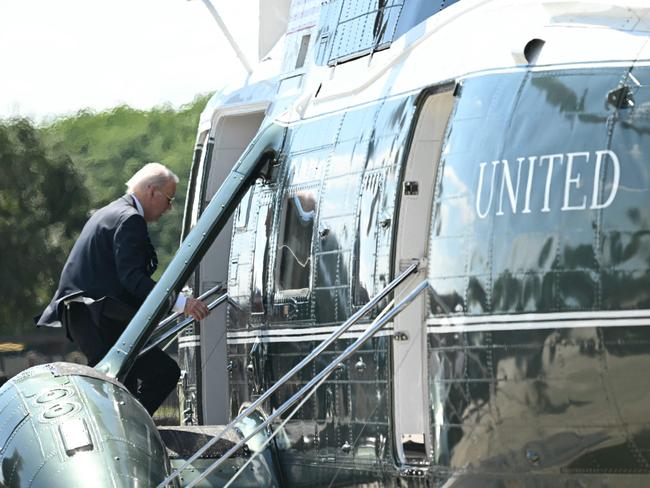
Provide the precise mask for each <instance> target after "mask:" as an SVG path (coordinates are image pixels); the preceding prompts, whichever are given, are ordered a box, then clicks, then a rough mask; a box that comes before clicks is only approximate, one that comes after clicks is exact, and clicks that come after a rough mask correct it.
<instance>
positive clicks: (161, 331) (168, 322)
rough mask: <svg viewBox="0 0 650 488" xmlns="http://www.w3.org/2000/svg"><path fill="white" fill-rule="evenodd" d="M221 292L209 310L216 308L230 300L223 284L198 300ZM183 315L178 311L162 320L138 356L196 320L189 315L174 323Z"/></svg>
mask: <svg viewBox="0 0 650 488" xmlns="http://www.w3.org/2000/svg"><path fill="white" fill-rule="evenodd" d="M219 292H221V293H222V294H221V296H219V298H217V299H216V300H214V301H212V302H210V303H209V304H208V310H210V311H212V310H214V309H215V308H217V307H218V306H219V305H221V304H222V303H224V302H225V301H227V300H228V295H227V294H226V293H225V292H226V288H225V287H224V286H223V285H217V286H215V287H214V288H211V289H209V290H208V291H206V292H205V293H203V294H202V295H201V296H199V297H198V300H205V299H206V298H208V297H209V296H211V295H214V294H215V293H219ZM181 315H182V312H176V313H174V314H172V315H170V316H169V317H167V318H166V319H164V320H162V321H161V322H160V324H158V327H157V328H156V330H154V331H153V333H152V334H151V337H150V338H149V341H147V344H146V345H145V346H144V347H143V348H142V350H141V351H140V352H139V353H138V357H140V356H142V355H143V354H145V353H147V352H148V351H150V350H151V349H153V348H154V347H156V346H158V345H159V344H161V343H163V342H165V341H166V340H168V339H170V338H172V337H173V336H174V335H177V334H180V333H181V332H182V331H183V330H184V329H185V328H186V327H187V326H189V325H191V324H193V323H194V321H195V319H194V317H187V318H186V319H184V320H182V321H180V322H178V323H174V320H176V319H178V317H180V316H181Z"/></svg>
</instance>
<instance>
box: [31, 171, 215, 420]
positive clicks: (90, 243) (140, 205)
mask: <svg viewBox="0 0 650 488" xmlns="http://www.w3.org/2000/svg"><path fill="white" fill-rule="evenodd" d="M177 183H178V177H177V176H176V175H175V174H174V173H172V172H171V171H170V170H169V169H167V168H166V167H165V166H163V165H162V164H159V163H149V164H147V165H145V166H144V167H143V168H142V169H141V170H140V171H138V172H137V173H136V174H135V175H133V177H132V178H131V179H130V180H129V181H128V182H127V187H128V192H127V194H126V195H124V196H122V197H120V198H118V199H117V200H115V201H114V202H112V203H110V204H108V205H107V206H105V207H103V208H101V209H99V210H97V211H96V212H95V213H94V214H93V215H92V217H90V219H89V220H88V222H86V225H85V226H84V228H83V230H82V231H81V234H80V235H79V238H78V239H77V241H76V243H75V245H74V246H73V248H72V251H71V252H70V255H69V256H68V260H67V261H66V263H65V266H64V267H63V271H62V272H61V278H60V281H59V287H58V289H57V291H56V294H55V295H54V298H53V299H52V302H51V303H50V304H49V305H48V307H47V308H46V309H45V311H44V312H43V314H42V315H41V316H40V318H39V319H38V321H37V325H39V326H42V325H45V326H53V327H61V325H62V323H63V325H65V327H66V334H67V336H68V338H70V339H71V340H72V341H74V342H75V343H76V344H77V345H78V347H79V349H81V351H82V352H83V353H84V354H85V355H86V357H87V358H88V364H89V365H90V366H94V365H95V364H97V363H98V362H99V361H100V360H101V359H102V358H103V357H104V356H105V355H106V353H107V352H108V351H109V349H110V348H111V347H112V346H113V344H115V342H116V341H117V339H118V338H119V336H120V334H121V333H122V332H123V331H124V329H125V328H126V326H127V325H128V323H129V321H130V319H131V317H132V316H133V315H134V314H135V312H136V311H137V309H138V308H139V307H140V305H142V303H143V302H144V300H145V298H146V297H147V295H148V294H149V292H150V291H151V289H152V288H153V287H154V285H155V284H156V283H155V282H154V281H153V280H152V279H151V275H152V274H153V272H154V271H155V270H156V267H157V265H158V259H157V257H156V251H155V250H154V247H153V245H152V244H151V240H150V239H149V233H148V231H147V223H148V222H155V221H157V220H158V219H159V218H160V217H161V216H162V215H163V214H164V213H165V212H166V211H167V210H169V209H170V208H171V206H172V202H173V200H174V196H175V194H176V184H177ZM173 309H174V311H177V312H181V311H183V312H184V313H185V314H186V315H192V316H193V317H194V318H196V319H197V320H202V319H203V318H205V317H206V316H207V315H208V313H209V312H208V309H207V307H206V306H205V304H204V303H203V302H201V301H200V300H196V299H194V298H191V297H185V296H183V295H179V296H178V297H177V298H176V303H175V304H174V307H173ZM179 376H180V370H179V368H178V365H177V364H176V362H175V361H174V360H173V359H172V358H170V357H169V356H168V355H167V354H165V353H164V352H163V351H162V350H161V349H159V348H154V349H152V350H150V351H149V352H148V353H147V354H145V355H144V356H142V357H141V358H139V359H138V360H137V361H136V362H135V364H134V366H133V368H132V369H131V372H130V373H129V376H128V377H127V379H126V381H125V386H126V387H127V388H128V389H129V390H130V391H131V392H132V393H133V394H134V395H135V396H136V397H137V398H138V399H139V400H140V402H141V403H142V404H143V405H144V407H145V408H146V409H147V411H148V412H149V413H150V414H152V415H153V413H154V412H155V411H156V409H157V408H158V407H159V406H160V404H161V403H162V402H163V401H164V400H165V398H166V397H167V395H168V394H169V393H170V392H171V390H173V388H174V387H175V385H176V383H177V381H178V378H179Z"/></svg>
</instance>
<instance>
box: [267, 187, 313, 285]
mask: <svg viewBox="0 0 650 488" xmlns="http://www.w3.org/2000/svg"><path fill="white" fill-rule="evenodd" d="M315 216H316V192H315V191H314V190H313V189H304V190H290V191H288V192H287V195H286V197H285V200H284V204H283V206H282V215H281V216H280V232H279V236H280V242H279V243H278V253H277V260H278V264H277V270H278V278H277V280H278V281H277V287H276V289H277V290H279V291H280V290H300V289H307V288H309V281H310V276H311V273H310V271H311V258H310V254H311V242H312V237H313V234H314V221H315Z"/></svg>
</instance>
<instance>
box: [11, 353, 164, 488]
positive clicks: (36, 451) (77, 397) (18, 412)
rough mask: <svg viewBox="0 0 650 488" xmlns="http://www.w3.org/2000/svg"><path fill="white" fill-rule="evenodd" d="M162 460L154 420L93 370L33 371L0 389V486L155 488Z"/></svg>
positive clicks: (49, 367) (55, 367) (62, 366)
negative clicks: (140, 487) (153, 487)
mask: <svg viewBox="0 0 650 488" xmlns="http://www.w3.org/2000/svg"><path fill="white" fill-rule="evenodd" d="M169 471H170V469H169V460H168V458H167V455H166V451H165V447H164V444H163V442H162V440H161V438H160V435H159V433H158V430H157V429H156V426H155V424H154V423H153V420H152V419H151V417H150V416H149V414H148V413H147V411H146V410H145V409H144V407H143V406H142V405H141V404H140V403H139V402H138V401H137V400H136V399H135V398H134V397H133V396H132V395H131V394H130V393H129V391H128V390H126V388H125V387H124V386H123V385H122V384H120V383H119V382H117V381H115V380H113V379H111V378H108V377H106V376H104V375H102V374H101V373H98V372H97V371H95V370H94V369H92V368H89V367H87V366H81V365H77V364H68V363H51V364H46V365H40V366H35V367H33V368H30V369H28V370H26V371H23V372H22V373H20V374H18V375H16V376H15V377H14V378H12V379H11V380H9V381H8V382H7V383H5V384H4V385H3V386H2V388H0V486H6V487H27V486H29V487H32V486H33V487H47V488H56V487H66V488H70V487H77V486H80V487H81V486H83V487H89V486H93V487H95V486H96V487H104V486H110V487H122V486H124V487H126V486H128V487H134V486H146V487H149V486H156V485H157V484H158V483H160V482H161V481H162V480H163V479H164V478H165V476H166V475H167V474H169Z"/></svg>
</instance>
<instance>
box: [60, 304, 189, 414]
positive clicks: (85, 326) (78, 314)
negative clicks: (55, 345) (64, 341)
mask: <svg viewBox="0 0 650 488" xmlns="http://www.w3.org/2000/svg"><path fill="white" fill-rule="evenodd" d="M65 322H66V324H65V325H66V328H67V332H68V335H69V337H70V338H71V339H72V341H73V342H74V343H75V344H77V346H78V347H79V349H80V350H81V352H83V353H84V354H85V355H86V357H87V358H88V365H89V366H95V365H96V364H97V363H98V362H99V361H100V360H102V359H103V358H104V356H105V355H106V353H107V352H108V351H109V350H110V348H111V347H113V344H115V342H116V341H117V339H118V338H119V336H120V334H122V332H123V331H124V328H125V327H126V325H127V324H125V323H120V322H118V321H116V320H111V319H109V318H107V317H103V316H102V317H101V318H100V320H99V323H97V321H96V320H94V319H93V316H92V315H91V313H90V312H89V311H88V308H87V307H86V305H84V304H82V303H75V302H73V303H70V304H69V305H68V309H67V310H66V318H65ZM180 375H181V371H180V369H179V367H178V365H177V364H176V361H174V360H173V359H172V358H170V357H169V356H168V355H167V354H165V353H164V352H163V351H162V350H161V349H160V348H158V347H155V348H153V349H151V350H150V351H149V352H147V353H146V354H145V355H143V356H142V357H140V358H138V359H137V360H136V361H135V363H134V365H133V367H132V368H131V371H130V372H129V374H128V376H127V377H126V380H125V381H124V386H126V387H127V388H128V390H129V391H130V392H131V393H132V394H133V395H134V396H135V397H136V398H137V399H138V400H139V401H140V403H142V405H143V406H144V408H146V409H147V412H149V415H153V413H154V412H155V411H156V410H157V409H158V407H159V406H160V405H161V404H162V402H164V401H165V398H167V396H168V395H169V394H170V393H171V392H172V390H173V389H174V388H175V387H176V383H177V382H178V378H179V377H180Z"/></svg>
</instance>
